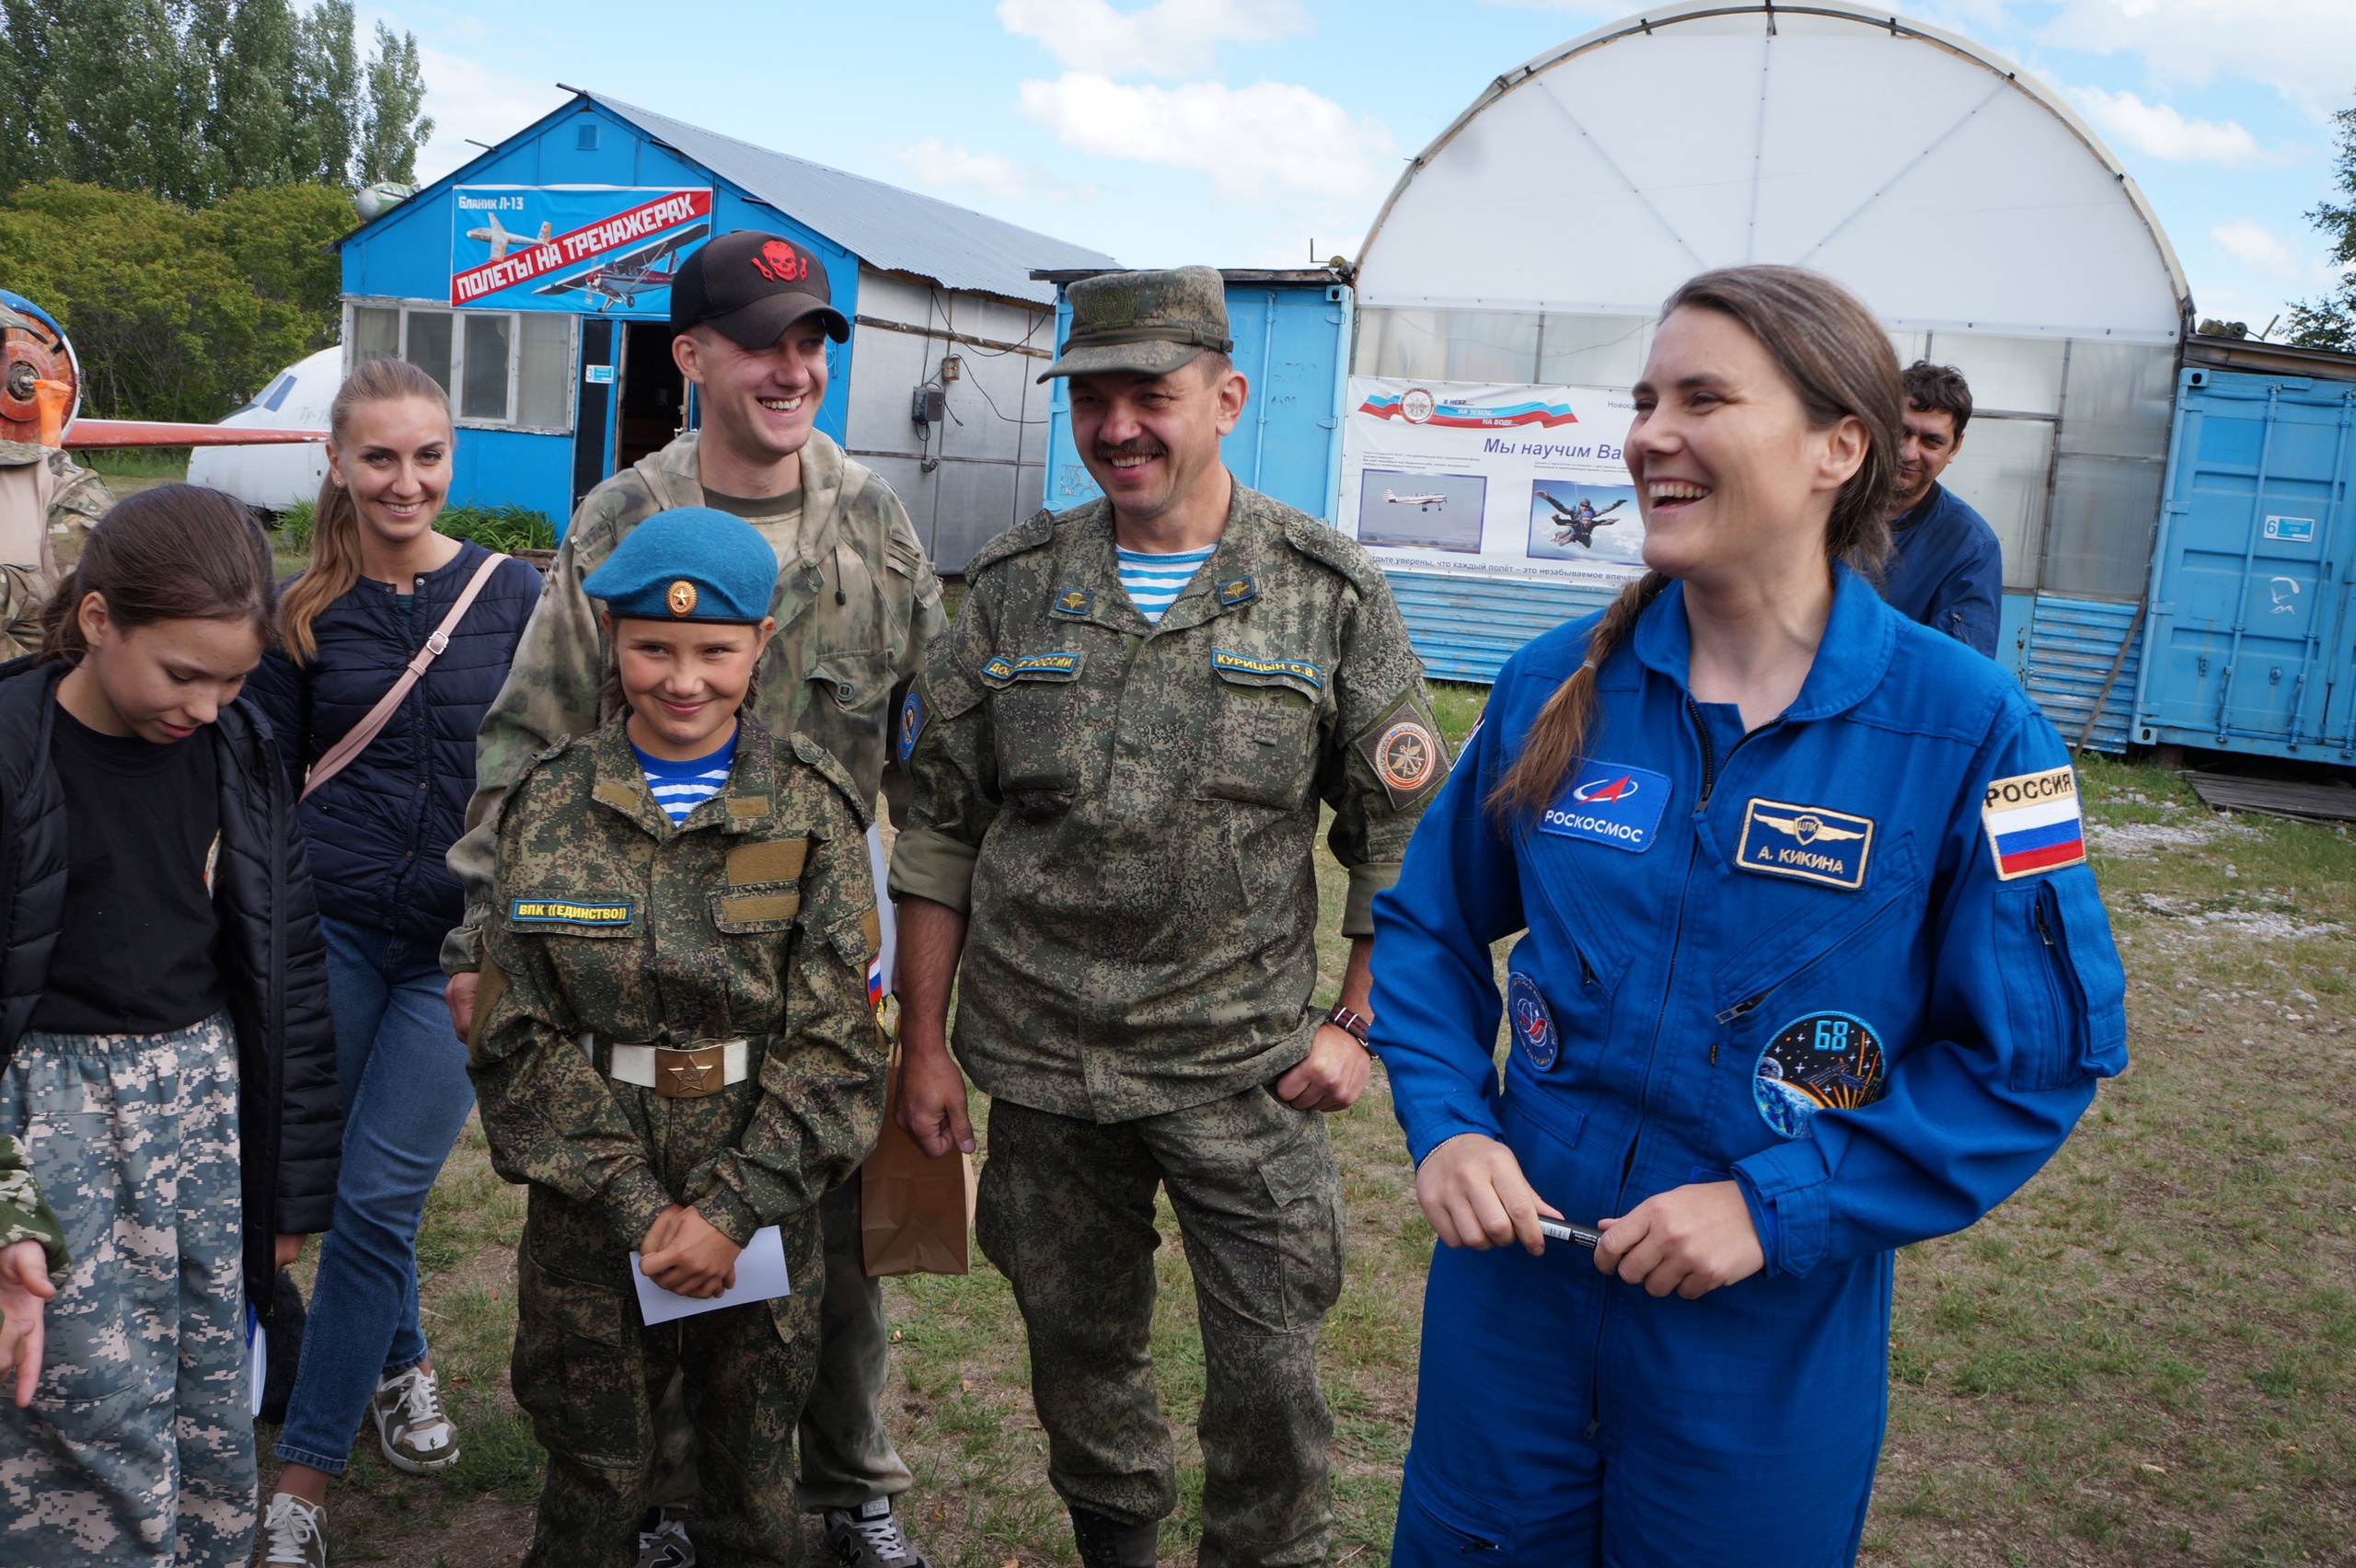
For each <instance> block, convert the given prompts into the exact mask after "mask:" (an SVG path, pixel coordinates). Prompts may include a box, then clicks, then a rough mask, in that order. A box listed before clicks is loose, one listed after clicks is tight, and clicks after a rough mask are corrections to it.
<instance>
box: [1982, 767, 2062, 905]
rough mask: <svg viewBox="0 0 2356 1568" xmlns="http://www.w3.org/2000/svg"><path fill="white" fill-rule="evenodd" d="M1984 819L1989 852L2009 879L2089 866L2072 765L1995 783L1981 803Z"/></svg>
mask: <svg viewBox="0 0 2356 1568" xmlns="http://www.w3.org/2000/svg"><path fill="white" fill-rule="evenodd" d="M1980 820H1981V823H1982V824H1985V825H1986V827H1987V829H1988V852H1989V854H1990V855H1992V856H1993V857H1994V858H1995V861H1996V875H1997V876H1998V877H1999V878H2000V879H2002V880H2003V881H2005V882H2011V881H2012V880H2013V879H2014V878H2015V877H2026V876H2029V875H2032V874H2034V873H2035V872H2038V871H2058V870H2061V868H2062V867H2064V866H2082V865H2084V864H2085V860H2086V832H2085V821H2084V819H2083V818H2082V817H2081V816H2080V815H2079V813H2078V775H2077V771H2076V770H2075V769H2074V768H2072V767H2068V766H2067V765H2064V766H2062V767H2049V768H2047V769H2046V770H2045V771H2044V772H2042V773H2022V774H2016V775H2015V776H2014V777H2013V778H1999V779H1996V780H1994V781H1993V782H1992V783H1991V784H1990V785H1989V786H1988V793H1987V795H1986V796H1985V798H1984V799H1983V801H1982V802H1981V808H1980Z"/></svg>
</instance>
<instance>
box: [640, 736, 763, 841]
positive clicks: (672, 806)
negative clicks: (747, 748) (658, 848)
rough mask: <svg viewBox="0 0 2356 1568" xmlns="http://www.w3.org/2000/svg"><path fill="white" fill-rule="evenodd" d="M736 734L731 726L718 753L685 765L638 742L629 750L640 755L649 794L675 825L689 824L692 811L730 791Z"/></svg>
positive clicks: (641, 767)
mask: <svg viewBox="0 0 2356 1568" xmlns="http://www.w3.org/2000/svg"><path fill="white" fill-rule="evenodd" d="M736 734H737V731H736V730H735V728H733V727H731V728H730V730H729V732H728V740H727V742H726V744H723V745H722V746H721V748H720V749H719V750H718V751H713V752H706V753H705V754H704V755H701V756H699V757H693V758H690V759H689V760H688V761H686V762H670V761H666V760H665V759H664V758H662V757H659V756H649V755H646V753H644V752H642V751H639V748H638V746H637V745H636V744H635V743H633V744H631V746H630V748H629V749H630V750H631V751H633V752H638V767H639V771H641V773H643V774H645V775H646V789H647V792H648V793H649V794H651V795H653V797H654V803H655V804H656V805H658V806H661V807H662V808H663V813H664V815H665V816H667V817H669V818H670V819H671V825H672V826H674V827H676V826H678V825H679V824H681V823H684V822H686V821H687V814H688V813H690V812H692V811H694V810H695V809H696V808H697V807H698V806H699V805H701V804H703V803H704V802H705V801H709V800H710V799H711V798H712V797H713V796H714V795H717V794H719V793H720V792H721V791H722V790H725V789H727V788H728V769H729V767H730V766H731V765H732V764H733V763H734V761H735V760H736Z"/></svg>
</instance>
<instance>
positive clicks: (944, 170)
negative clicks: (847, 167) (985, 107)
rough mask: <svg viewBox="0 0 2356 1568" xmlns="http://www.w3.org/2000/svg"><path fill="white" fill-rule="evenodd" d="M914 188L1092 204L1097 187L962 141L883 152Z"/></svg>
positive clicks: (931, 140) (931, 139) (929, 141)
mask: <svg viewBox="0 0 2356 1568" xmlns="http://www.w3.org/2000/svg"><path fill="white" fill-rule="evenodd" d="M885 151H887V152H889V153H890V154H891V155H892V156H894V157H895V158H897V159H898V160H899V162H900V166H901V167H904V168H906V169H907V171H908V174H909V176H910V178H912V179H915V180H916V182H917V183H918V184H919V185H931V186H965V187H969V188H971V189H973V190H978V191H980V192H981V193H982V194H983V195H985V196H994V197H996V198H997V199H998V200H999V201H1001V202H1093V201H1094V200H1096V188H1095V187H1094V186H1092V185H1082V184H1075V183H1074V182H1072V181H1070V180H1067V179H1058V178H1057V176H1056V174H1055V173H1054V171H1052V170H1050V169H1048V168H1046V167H1043V166H1041V165H1039V164H1019V163H1016V162H1015V161H1014V160H1013V159H1012V158H1009V157H1005V156H1001V155H999V154H998V153H976V152H969V151H967V150H966V147H965V144H964V143H963V142H943V141H942V140H941V138H940V137H938V136H927V137H926V138H925V139H924V140H923V141H921V142H918V143H917V144H915V145H914V146H911V147H887V148H886V149H885Z"/></svg>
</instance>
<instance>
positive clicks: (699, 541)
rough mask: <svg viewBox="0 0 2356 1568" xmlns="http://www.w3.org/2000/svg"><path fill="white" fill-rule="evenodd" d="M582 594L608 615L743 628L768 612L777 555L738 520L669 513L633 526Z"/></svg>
mask: <svg viewBox="0 0 2356 1568" xmlns="http://www.w3.org/2000/svg"><path fill="white" fill-rule="evenodd" d="M581 591H582V592H583V593H584V594H588V595H589V596H590V597H591V598H593V599H603V600H604V601H606V613H607V614H609V615H613V616H629V617H633V618H635V619H639V620H669V621H738V622H743V623H745V624H747V625H749V624H752V623H755V622H757V621H758V620H760V618H761V617H764V616H766V615H768V613H769V599H770V596H771V595H772V594H775V592H776V591H777V552H776V551H775V550H773V549H771V548H769V542H768V540H767V539H764V538H762V537H761V536H760V531H759V530H758V529H756V528H755V527H754V526H753V525H751V524H750V523H747V522H745V520H744V519H743V518H741V517H732V516H730V515H729V514H728V513H725V512H719V511H715V510H714V509H712V508H711V507H709V506H679V507H674V508H672V509H671V510H670V511H668V512H658V513H655V514H654V515H653V516H652V517H650V518H648V519H647V520H646V521H645V522H643V523H641V524H640V525H638V526H637V527H635V528H632V529H631V530H630V531H629V534H628V535H627V536H624V537H623V539H622V542H621V543H620V544H618V545H617V546H615V547H614V553H613V554H611V555H609V556H607V557H606V559H605V560H604V562H603V563H602V564H600V565H599V566H598V568H597V570H596V571H593V572H591V573H590V574H589V575H588V576H587V577H586V578H585V579H583V582H582V584H581Z"/></svg>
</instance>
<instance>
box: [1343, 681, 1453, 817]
mask: <svg viewBox="0 0 2356 1568" xmlns="http://www.w3.org/2000/svg"><path fill="white" fill-rule="evenodd" d="M1352 744H1355V745H1356V746H1357V750H1358V755H1360V756H1363V757H1365V758H1366V764H1367V766H1368V767H1370V768H1372V769H1373V770H1374V777H1375V780H1376V781H1377V782H1378V783H1380V785H1381V786H1382V790H1383V793H1384V795H1385V796H1386V797H1387V798H1388V799H1389V800H1390V801H1391V809H1392V811H1394V812H1395V811H1400V810H1403V809H1404V808H1405V807H1407V806H1409V805H1412V804H1413V803H1414V802H1415V801H1418V800H1420V799H1422V798H1423V797H1424V796H1425V795H1426V794H1428V793H1430V792H1431V791H1432V790H1436V789H1438V787H1439V786H1440V785H1441V784H1442V783H1443V782H1445V781H1446V780H1447V778H1448V773H1449V755H1448V742H1447V741H1445V740H1444V739H1442V738H1441V736H1440V732H1439V726H1438V725H1437V724H1435V723H1433V722H1432V719H1431V715H1430V714H1429V713H1428V712H1427V711H1426V709H1425V707H1424V704H1423V703H1422V701H1421V700H1419V698H1418V696H1417V694H1415V693H1413V692H1411V693H1409V694H1408V695H1407V696H1406V697H1404V698H1402V699H1401V700H1400V702H1399V705H1398V706H1397V707H1395V708H1393V709H1392V710H1391V712H1390V713H1388V714H1386V715H1385V716H1384V717H1382V718H1381V719H1379V720H1377V721H1375V722H1374V723H1373V724H1371V725H1369V726H1368V727H1367V729H1366V730H1365V731H1363V732H1361V733H1360V734H1359V735H1358V737H1357V740H1356V741H1355V742H1353V743H1352Z"/></svg>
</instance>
